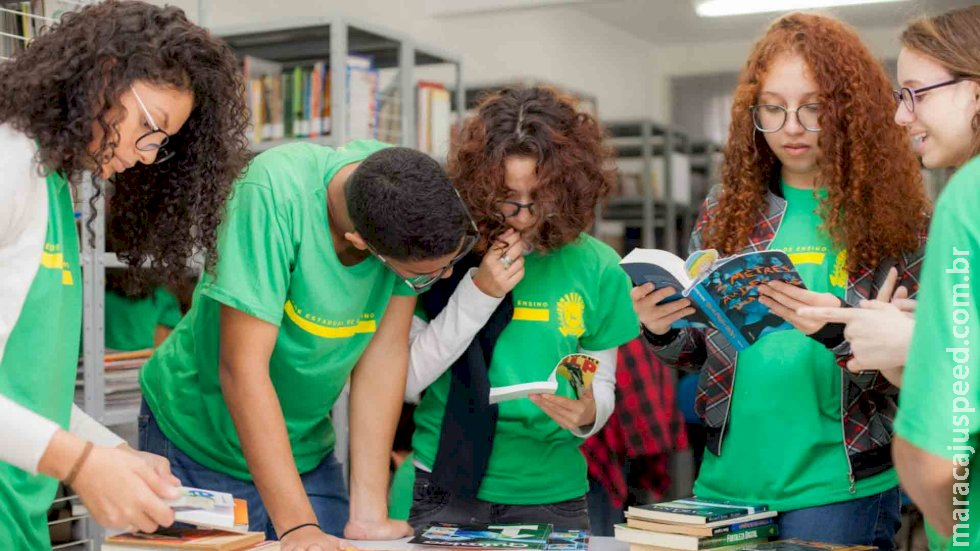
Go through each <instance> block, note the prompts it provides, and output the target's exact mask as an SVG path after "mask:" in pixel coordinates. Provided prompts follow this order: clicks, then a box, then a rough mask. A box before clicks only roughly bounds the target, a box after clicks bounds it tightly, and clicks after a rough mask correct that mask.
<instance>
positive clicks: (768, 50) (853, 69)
mask: <svg viewBox="0 0 980 551" xmlns="http://www.w3.org/2000/svg"><path fill="white" fill-rule="evenodd" d="M786 53H790V54H796V55H799V56H800V57H802V58H803V60H804V61H805V62H806V66H807V67H808V69H809V72H810V74H811V75H812V78H813V79H814V81H815V82H816V83H817V85H818V86H819V89H820V96H819V101H820V102H821V103H822V104H823V105H824V108H823V114H822V115H821V120H820V128H821V129H822V130H821V132H820V136H819V138H818V144H819V147H820V151H821V152H822V154H821V158H820V161H819V173H818V176H817V185H818V186H822V187H824V188H826V189H827V198H826V199H825V200H823V201H822V203H821V207H820V215H821V218H822V219H823V220H824V224H823V229H825V230H826V231H827V233H828V235H829V236H830V238H831V239H832V240H833V242H834V243H835V245H837V246H839V247H843V248H846V250H847V251H848V255H847V260H848V266H847V268H848V271H849V272H850V273H855V272H857V271H858V270H859V267H860V266H866V267H876V266H878V265H879V264H880V263H881V261H882V260H884V259H886V258H892V257H897V256H898V255H900V254H901V253H902V252H906V251H914V250H915V249H916V248H917V247H918V239H917V236H918V235H919V233H920V232H921V231H923V230H924V229H925V227H926V226H927V224H928V215H929V210H930V208H931V207H930V204H929V201H928V199H927V198H926V195H925V190H924V188H923V185H922V177H921V174H920V172H919V164H918V161H917V160H916V158H915V156H914V155H913V153H912V150H911V147H910V144H909V141H908V140H909V138H908V136H907V134H906V132H905V131H904V130H903V129H902V128H901V127H899V126H898V125H896V124H895V123H894V121H893V120H892V116H893V114H894V111H895V109H894V106H895V102H894V99H893V98H892V92H891V85H890V83H889V80H888V77H887V76H886V74H885V71H884V69H883V68H882V66H881V65H880V63H879V62H878V61H876V60H875V58H874V56H872V55H871V53H870V52H869V51H868V49H867V48H866V47H865V46H864V45H863V44H862V43H861V40H860V39H859V38H858V35H857V33H856V32H855V31H854V30H853V29H851V28H850V27H848V26H847V25H845V24H844V23H842V22H840V21H837V20H836V19H833V18H830V17H825V16H820V15H814V14H802V13H793V14H789V15H786V16H784V17H781V18H779V19H777V20H776V21H775V22H774V23H773V24H772V25H771V26H770V27H769V29H768V31H767V32H766V34H765V35H764V36H763V37H762V38H761V39H760V40H759V41H758V42H757V43H756V44H755V46H754V48H753V50H752V53H751V54H750V56H749V59H748V61H747V62H746V64H745V67H744V68H743V70H742V74H741V76H740V77H739V83H738V86H737V87H736V89H735V93H734V100H733V105H732V123H731V127H730V131H729V138H728V145H727V148H726V151H725V163H724V168H723V171H722V185H723V188H722V193H721V197H720V199H719V204H718V206H717V208H716V209H714V212H712V214H711V216H710V217H709V220H708V222H707V225H706V228H705V232H706V233H705V234H706V239H705V247H706V248H715V249H718V251H719V252H721V253H722V254H734V253H736V252H738V251H740V250H741V249H742V248H743V247H744V246H745V245H747V244H748V243H749V236H750V235H751V234H752V232H753V231H755V230H756V229H757V228H758V227H759V220H760V218H761V217H762V216H764V212H765V208H766V196H767V192H768V190H769V188H770V186H771V185H772V183H773V182H775V181H778V180H777V179H778V178H779V175H780V168H781V165H780V162H779V160H778V159H777V158H776V156H775V154H774V153H773V151H772V150H771V149H770V148H769V146H768V144H767V143H766V140H765V137H764V136H763V135H762V134H761V133H760V132H757V131H756V130H755V127H754V126H753V123H752V116H751V113H750V108H751V106H752V105H753V104H755V103H756V101H757V99H758V94H759V91H760V88H761V86H762V83H763V81H764V80H765V78H766V74H767V71H768V69H769V67H770V65H771V64H772V63H773V61H774V60H775V59H776V58H777V57H778V56H780V55H782V54H786Z"/></svg>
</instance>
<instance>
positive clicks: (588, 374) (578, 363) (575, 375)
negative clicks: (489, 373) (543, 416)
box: [489, 354, 599, 404]
mask: <svg viewBox="0 0 980 551" xmlns="http://www.w3.org/2000/svg"><path fill="white" fill-rule="evenodd" d="M597 371H599V358H596V357H594V356H590V355H588V354H569V355H567V356H565V357H564V358H562V359H561V360H559V361H558V365H556V366H555V369H553V370H552V371H551V375H549V376H548V378H547V379H546V380H544V381H532V382H530V383H518V384H513V385H507V386H495V387H492V388H491V389H490V396H489V401H490V403H491V404H498V403H500V402H506V401H508V400H517V399H519V398H527V397H528V396H530V395H532V394H554V393H555V392H557V391H558V375H561V376H562V377H563V378H564V379H565V380H567V381H568V383H569V385H571V387H572V391H573V392H574V393H575V397H576V398H579V397H581V396H582V394H584V393H585V391H586V390H588V389H589V388H591V387H592V379H594V378H595V374H596V372H597Z"/></svg>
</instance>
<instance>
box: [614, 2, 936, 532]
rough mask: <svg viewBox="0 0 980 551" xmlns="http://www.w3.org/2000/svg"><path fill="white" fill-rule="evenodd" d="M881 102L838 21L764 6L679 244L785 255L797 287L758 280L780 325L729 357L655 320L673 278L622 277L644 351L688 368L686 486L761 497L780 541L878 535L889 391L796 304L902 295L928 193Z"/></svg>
mask: <svg viewBox="0 0 980 551" xmlns="http://www.w3.org/2000/svg"><path fill="white" fill-rule="evenodd" d="M893 105H894V103H893V101H892V98H891V87H890V86H889V80H888V77H887V76H886V75H885V72H884V71H883V70H882V67H881V65H880V64H879V63H878V62H877V61H876V60H875V58H874V57H873V56H872V55H871V53H870V52H869V51H868V50H867V48H866V47H865V46H864V45H862V44H861V42H860V40H859V38H858V36H857V34H856V33H855V32H854V31H853V30H852V29H850V28H849V27H847V26H846V25H844V24H843V23H841V22H839V21H836V20H834V19H831V18H828V17H823V16H819V15H810V14H799V13H797V14H790V15H787V16H785V17H782V18H780V19H778V20H777V21H776V22H774V23H773V24H772V25H771V26H770V27H769V29H768V31H767V32H766V34H765V35H764V36H763V37H762V39H761V40H760V41H759V42H758V43H757V44H756V45H755V47H754V49H753V51H752V53H751V55H750V57H749V60H748V62H747V63H746V65H745V68H744V70H743V72H742V75H741V78H740V81H739V84H738V87H737V88H736V90H735V97H734V104H733V106H732V125H731V130H730V137H729V142H728V147H727V152H726V160H725V167H724V173H723V184H722V185H721V186H719V187H718V188H716V189H715V190H712V192H711V194H710V195H709V197H708V199H707V200H706V202H705V206H704V209H703V211H702V214H701V218H700V220H699V221H698V223H697V225H696V228H695V230H694V233H693V235H692V238H691V248H692V250H696V249H701V248H714V249H717V250H718V251H719V252H720V253H721V254H723V255H732V254H738V253H744V252H750V251H759V250H766V249H781V250H784V251H786V252H787V253H788V254H789V255H790V258H791V259H792V260H793V261H794V264H795V265H796V267H797V269H798V270H799V272H800V274H801V276H802V277H803V281H804V283H805V284H806V288H807V289H806V290H804V289H800V288H797V287H792V286H788V285H782V284H772V285H771V286H764V287H762V288H760V290H759V293H760V295H761V302H762V303H763V304H764V305H766V306H767V307H769V308H770V309H771V310H772V311H773V312H775V313H776V314H778V315H780V316H781V317H783V318H785V319H786V320H787V321H789V322H790V323H791V324H792V325H793V327H794V330H791V331H782V332H778V333H773V334H770V335H767V336H765V337H763V338H762V339H760V340H759V341H757V342H756V343H755V344H754V345H753V346H751V347H750V348H748V349H746V350H744V351H742V352H740V353H738V354H736V352H735V351H734V349H733V347H732V345H731V344H730V343H729V342H727V341H726V339H725V338H724V337H723V336H722V335H721V334H720V333H719V332H718V331H716V330H713V329H707V330H700V329H693V328H686V329H672V328H671V327H670V325H671V323H673V322H674V321H676V320H678V319H680V318H682V317H685V316H687V315H689V314H690V313H692V312H693V310H692V309H691V307H690V302H689V301H687V300H684V301H676V302H673V303H668V304H660V301H661V300H663V299H664V298H666V297H667V296H670V295H671V294H672V293H673V290H672V289H666V288H665V289H656V290H655V289H653V288H652V286H650V285H647V286H644V287H639V288H637V289H635V290H634V294H633V296H634V302H635V307H636V308H637V311H638V313H639V314H640V319H641V321H642V322H643V325H644V329H645V331H644V333H645V335H646V336H647V339H648V340H649V341H650V342H651V343H652V345H653V347H654V350H655V351H656V353H657V354H658V356H659V357H660V358H661V359H663V360H664V361H666V362H668V363H670V364H672V365H675V366H678V367H686V368H694V369H697V368H700V369H701V379H700V384H699V390H698V395H697V403H696V407H697V410H698V412H699V414H700V415H701V417H702V419H703V420H704V423H705V425H706V427H707V431H708V445H707V448H708V451H709V452H710V453H707V454H705V459H704V463H703V465H702V467H701V471H700V474H699V477H698V480H697V482H696V484H695V488H694V490H695V493H696V494H697V495H698V496H700V497H705V498H715V499H733V500H740V501H753V502H762V503H766V504H768V505H769V506H770V507H771V508H772V509H775V510H778V511H780V512H782V513H783V514H782V515H781V516H780V518H779V520H778V523H779V529H780V535H781V537H784V538H793V537H797V538H803V539H808V540H819V541H829V542H834V543H842V544H844V543H846V544H866V545H876V546H878V547H879V548H881V549H893V548H894V542H893V539H894V534H895V532H896V531H897V529H898V526H899V524H900V518H899V507H900V504H899V499H900V494H899V490H898V478H897V476H896V474H895V470H894V468H893V465H892V461H891V453H890V449H891V441H892V429H891V427H892V419H893V418H894V414H895V410H896V401H895V397H896V394H897V389H896V388H895V387H894V386H892V385H891V384H890V383H889V382H888V380H887V379H886V378H884V377H883V376H882V375H881V374H880V373H879V372H874V371H872V372H862V371H860V370H859V369H854V371H851V370H849V369H848V362H849V361H850V360H851V358H852V356H851V350H850V346H849V344H848V343H847V342H846V341H845V340H844V336H843V326H842V325H840V324H826V323H824V322H822V321H815V320H812V319H810V318H804V317H801V316H799V315H797V313H796V310H797V309H798V308H800V307H803V306H840V305H843V304H848V305H857V304H858V303H859V302H860V301H861V300H865V299H871V298H877V299H879V300H891V298H892V297H893V295H894V296H897V297H903V298H904V297H907V296H909V295H912V294H914V293H915V292H916V291H917V287H918V285H917V277H918V272H919V268H920V265H921V257H922V247H923V245H924V239H925V230H926V227H927V224H928V222H927V217H928V211H929V204H928V201H927V199H926V197H925V195H924V191H923V188H922V183H921V176H920V174H919V170H918V164H917V162H916V159H915V157H914V156H913V154H912V152H911V150H910V148H909V143H908V137H907V135H906V134H905V133H904V132H903V131H902V130H901V129H900V128H898V127H897V126H895V125H894V124H893V123H892V120H891V119H892V115H893V113H894V111H893ZM896 279H897V280H898V281H897V282H896ZM896 283H898V284H900V285H901V287H899V289H898V291H894V289H895V286H896ZM893 291H894V292H893ZM852 367H853V364H852ZM736 371H737V373H738V375H737V379H736Z"/></svg>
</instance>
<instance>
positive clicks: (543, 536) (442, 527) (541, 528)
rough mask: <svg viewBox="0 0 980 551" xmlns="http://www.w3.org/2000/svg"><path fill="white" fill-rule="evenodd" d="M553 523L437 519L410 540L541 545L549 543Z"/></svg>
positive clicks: (517, 546) (506, 546) (468, 546)
mask: <svg viewBox="0 0 980 551" xmlns="http://www.w3.org/2000/svg"><path fill="white" fill-rule="evenodd" d="M551 532H552V525H550V524H483V525H478V524H471V525H466V524H451V523H444V522H434V523H431V524H429V525H428V526H426V527H425V528H424V529H423V530H422V531H420V532H419V533H418V535H416V536H415V537H414V538H413V539H412V540H411V541H409V543H414V544H419V545H431V546H437V547H456V548H463V549H511V550H513V549H540V550H542V551H543V550H545V549H547V546H548V537H549V536H550V535H551Z"/></svg>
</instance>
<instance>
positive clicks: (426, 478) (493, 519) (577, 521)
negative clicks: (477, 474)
mask: <svg viewBox="0 0 980 551" xmlns="http://www.w3.org/2000/svg"><path fill="white" fill-rule="evenodd" d="M432 522H448V523H453V524H551V525H553V526H554V529H555V530H588V529H589V509H588V506H587V505H586V501H585V496H584V495H583V496H582V497H579V498H576V499H570V500H568V501H559V502H558V503H543V504H541V505H503V504H500V503H490V502H488V501H482V500H479V499H475V498H465V497H460V496H454V495H452V494H450V493H449V492H447V491H445V490H443V489H442V488H439V487H437V486H436V485H434V484H432V482H431V480H430V474H429V473H427V472H425V471H423V470H421V469H415V488H414V496H413V498H412V512H411V513H410V514H409V517H408V523H409V524H411V525H412V528H414V529H415V530H416V531H418V530H421V529H423V528H425V527H426V526H428V525H429V524H430V523H432Z"/></svg>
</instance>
